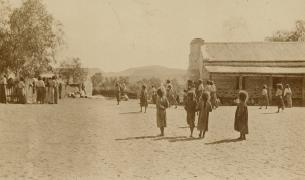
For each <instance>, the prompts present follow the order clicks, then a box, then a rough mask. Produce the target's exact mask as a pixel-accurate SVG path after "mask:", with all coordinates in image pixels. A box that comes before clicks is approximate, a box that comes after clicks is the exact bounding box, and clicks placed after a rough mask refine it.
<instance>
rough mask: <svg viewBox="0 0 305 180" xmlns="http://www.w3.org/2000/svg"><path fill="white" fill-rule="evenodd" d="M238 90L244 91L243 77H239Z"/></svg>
mask: <svg viewBox="0 0 305 180" xmlns="http://www.w3.org/2000/svg"><path fill="white" fill-rule="evenodd" d="M238 89H239V90H242V89H243V76H242V75H239V79H238Z"/></svg>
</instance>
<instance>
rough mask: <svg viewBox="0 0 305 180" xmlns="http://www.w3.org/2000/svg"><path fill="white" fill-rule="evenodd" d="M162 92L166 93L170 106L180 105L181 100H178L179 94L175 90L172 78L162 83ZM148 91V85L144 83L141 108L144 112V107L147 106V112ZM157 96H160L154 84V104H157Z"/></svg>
mask: <svg viewBox="0 0 305 180" xmlns="http://www.w3.org/2000/svg"><path fill="white" fill-rule="evenodd" d="M159 89H161V91H162V93H163V94H164V95H166V97H167V100H168V101H169V104H168V106H175V108H177V107H178V104H179V102H178V101H177V97H178V96H177V95H176V93H175V91H174V87H173V85H172V83H171V81H170V80H167V81H166V83H165V84H163V83H162V84H161V86H160V88H159ZM148 96H149V95H148V91H147V87H146V85H142V87H141V92H140V107H141V110H140V112H142V109H143V107H144V108H145V111H144V112H145V113H146V110H147V106H148ZM157 98H158V94H157V89H156V88H155V86H154V85H152V87H151V102H152V104H156V103H157Z"/></svg>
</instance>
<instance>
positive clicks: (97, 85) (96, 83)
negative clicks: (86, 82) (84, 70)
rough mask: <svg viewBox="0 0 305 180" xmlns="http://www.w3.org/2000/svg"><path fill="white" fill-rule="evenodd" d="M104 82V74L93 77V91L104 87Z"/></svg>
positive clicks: (96, 74)
mask: <svg viewBox="0 0 305 180" xmlns="http://www.w3.org/2000/svg"><path fill="white" fill-rule="evenodd" d="M103 80H104V77H103V74H102V73H95V74H94V75H93V76H92V77H91V81H92V85H93V89H97V88H100V87H101V86H102V84H103Z"/></svg>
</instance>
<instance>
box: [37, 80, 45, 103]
mask: <svg viewBox="0 0 305 180" xmlns="http://www.w3.org/2000/svg"><path fill="white" fill-rule="evenodd" d="M44 90H45V84H44V81H43V80H42V79H41V77H40V76H39V77H38V81H37V82H36V92H37V100H36V102H37V103H38V104H44Z"/></svg>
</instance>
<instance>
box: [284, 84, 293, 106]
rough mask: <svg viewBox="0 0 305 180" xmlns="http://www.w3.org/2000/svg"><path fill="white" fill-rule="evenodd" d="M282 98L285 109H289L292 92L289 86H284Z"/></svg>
mask: <svg viewBox="0 0 305 180" xmlns="http://www.w3.org/2000/svg"><path fill="white" fill-rule="evenodd" d="M284 98H285V100H286V103H287V106H286V107H287V108H291V107H292V91H291V89H290V86H289V84H286V87H285V89H284Z"/></svg>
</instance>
